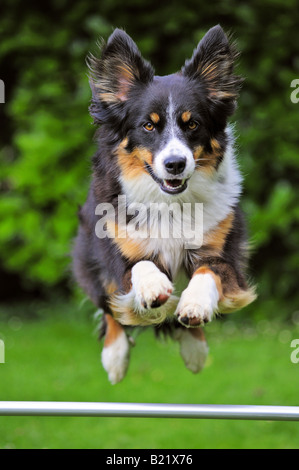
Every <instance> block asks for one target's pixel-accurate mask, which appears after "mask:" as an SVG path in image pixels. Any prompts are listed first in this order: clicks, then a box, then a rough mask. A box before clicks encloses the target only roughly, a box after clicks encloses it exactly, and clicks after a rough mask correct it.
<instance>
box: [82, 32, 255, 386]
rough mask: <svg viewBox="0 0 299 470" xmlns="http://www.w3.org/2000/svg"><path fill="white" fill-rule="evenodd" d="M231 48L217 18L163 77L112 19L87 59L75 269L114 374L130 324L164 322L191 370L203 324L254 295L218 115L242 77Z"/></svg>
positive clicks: (199, 356) (198, 359) (122, 368)
mask: <svg viewBox="0 0 299 470" xmlns="http://www.w3.org/2000/svg"><path fill="white" fill-rule="evenodd" d="M237 55H238V54H237V52H236V49H235V46H234V44H232V43H231V42H230V40H229V39H228V37H227V36H226V35H225V33H224V32H223V30H222V28H221V27H220V26H215V27H214V28H212V29H210V30H209V31H208V32H207V34H206V35H205V36H204V37H203V39H202V40H201V41H200V42H199V44H198V46H197V48H196V49H195V51H194V53H193V56H192V58H191V59H190V60H187V61H186V62H185V64H184V66H183V67H182V69H181V70H180V71H179V72H177V73H174V74H172V75H168V76H156V75H155V73H154V69H153V68H152V66H151V65H150V64H149V63H148V62H146V61H145V60H144V59H143V58H142V56H141V54H140V52H139V50H138V48H137V46H136V44H135V43H134V42H133V40H132V39H131V38H130V37H129V36H128V35H127V34H126V33H125V32H124V31H123V30H120V29H116V30H115V31H114V32H113V34H112V35H111V36H110V38H109V40H108V42H107V43H106V44H105V43H103V44H102V46H101V54H100V57H99V58H96V57H94V56H90V57H89V68H90V84H91V89H92V101H91V106H90V113H91V116H92V117H93V119H94V122H95V123H96V124H98V125H99V129H98V131H97V142H98V152H97V153H96V155H95V156H94V158H93V175H92V181H91V186H90V190H89V194H88V198H87V201H86V203H85V204H84V206H83V207H82V208H81V210H80V214H79V218H80V227H79V232H78V235H77V238H76V241H75V246H74V250H73V259H74V261H73V268H74V274H75V277H76V279H77V281H78V283H79V284H80V285H81V287H82V288H83V289H84V290H85V292H86V293H87V294H88V296H89V297H90V299H91V300H92V301H93V302H94V304H95V305H96V306H97V307H98V308H99V309H102V311H103V312H104V314H103V328H102V331H103V335H104V337H105V339H104V347H103V351H102V363H103V366H104V368H105V369H106V371H107V372H108V376H109V379H110V381H111V382H112V383H117V382H119V381H120V380H121V379H122V378H123V377H124V376H125V373H126V371H127V367H128V363H129V352H130V345H129V338H128V331H129V330H130V329H131V328H132V327H138V326H153V327H154V328H155V329H156V330H157V331H167V332H169V333H170V335H171V336H172V337H173V338H174V339H175V340H177V341H179V342H180V351H181V355H182V357H183V360H184V362H185V364H186V366H187V367H188V368H189V369H190V370H192V371H193V372H198V371H199V370H200V369H201V368H202V367H203V365H204V362H205V358H206V355H207V351H208V347H207V343H206V340H205V337H204V333H203V330H202V328H201V326H203V325H204V324H205V323H207V322H210V321H211V320H212V319H213V318H214V316H215V314H217V312H219V313H228V312H233V311H235V310H238V309H240V308H242V307H244V306H246V305H248V304H249V303H251V302H252V301H253V300H254V299H255V291H254V288H253V287H252V286H250V285H249V284H248V282H247V279H246V274H245V269H246V259H247V251H248V250H247V238H246V232H245V228H244V220H243V215H242V212H241V210H240V207H239V198H240V194H241V191H242V187H241V186H242V177H241V175H240V171H239V169H238V165H237V162H236V158H235V153H234V138H233V133H232V130H231V128H230V127H229V125H228V118H229V117H230V116H231V115H232V114H233V112H234V110H235V107H236V100H237V97H238V93H239V90H240V86H241V82H242V80H241V78H240V77H239V76H237V75H236V74H235V72H234V64H235V60H236V58H237ZM120 205H121V206H122V207H121V208H120ZM153 205H154V207H155V208H157V207H158V208H159V207H160V206H161V207H163V208H164V209H165V207H166V208H167V207H171V210H169V211H166V212H163V210H161V211H160V212H159V211H158V212H157V211H156V212H155V211H151V209H152V207H153ZM198 208H199V209H201V210H199V211H198V214H197V215H199V216H198V217H196V213H197V212H196V209H198ZM110 209H112V210H110ZM138 214H139V216H138ZM138 217H139V218H138ZM99 224H100V225H99ZM188 225H190V227H192V226H193V229H192V230H193V232H192V233H193V234H194V240H195V243H194V240H193V242H192V240H191V243H190V237H189V235H190V234H189V235H188V234H187V235H186V233H185V230H184V229H185V228H186V226H188ZM99 226H100V228H101V230H97V228H98V229H99ZM99 232H101V233H100V234H99ZM187 232H188V231H187ZM165 233H166V236H165ZM183 278H184V279H185V281H184V282H185V284H182V279H183ZM179 279H180V281H178V280H179Z"/></svg>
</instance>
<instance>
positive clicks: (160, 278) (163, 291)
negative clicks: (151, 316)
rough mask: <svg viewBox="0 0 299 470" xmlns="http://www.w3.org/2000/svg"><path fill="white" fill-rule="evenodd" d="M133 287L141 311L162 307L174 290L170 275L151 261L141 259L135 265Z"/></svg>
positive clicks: (136, 304) (137, 306) (138, 308)
mask: <svg viewBox="0 0 299 470" xmlns="http://www.w3.org/2000/svg"><path fill="white" fill-rule="evenodd" d="M132 288H133V291H134V294H135V306H136V308H137V310H139V311H145V310H147V309H151V308H157V307H160V306H161V305H163V304H164V303H165V302H166V301H167V300H168V299H169V297H170V295H171V293H172V291H173V286H172V283H171V282H170V280H169V279H168V277H167V276H166V275H165V274H164V273H162V272H161V271H160V270H159V269H158V268H157V266H155V264H154V263H152V262H151V261H139V263H136V264H135V266H133V268H132Z"/></svg>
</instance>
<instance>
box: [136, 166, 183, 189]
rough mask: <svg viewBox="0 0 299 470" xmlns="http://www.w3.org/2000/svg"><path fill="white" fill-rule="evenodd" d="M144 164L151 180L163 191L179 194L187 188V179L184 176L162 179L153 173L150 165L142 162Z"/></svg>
mask: <svg viewBox="0 0 299 470" xmlns="http://www.w3.org/2000/svg"><path fill="white" fill-rule="evenodd" d="M144 165H145V168H146V170H147V172H148V173H149V174H150V175H151V177H152V178H153V180H154V181H156V183H158V184H159V185H160V189H161V190H162V191H164V192H165V193H168V194H179V193H181V192H183V191H185V189H186V188H187V183H188V180H187V179H186V178H185V179H178V178H173V179H168V180H162V179H160V178H158V177H157V176H156V175H155V173H154V172H153V170H152V168H151V167H150V165H148V164H147V163H146V162H144Z"/></svg>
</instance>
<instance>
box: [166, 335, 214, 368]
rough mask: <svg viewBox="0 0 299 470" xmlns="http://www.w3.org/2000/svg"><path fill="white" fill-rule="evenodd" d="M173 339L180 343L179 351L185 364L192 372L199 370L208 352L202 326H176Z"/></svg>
mask: <svg viewBox="0 0 299 470" xmlns="http://www.w3.org/2000/svg"><path fill="white" fill-rule="evenodd" d="M174 339H175V340H177V341H179V343H180V353H181V356H182V358H183V360H184V363H185V366H186V367H187V368H188V369H189V370H191V371H192V372H193V373H194V374H196V373H197V372H200V371H201V370H202V369H203V367H204V365H205V362H206V358H207V355H208V352H209V348H208V344H207V342H206V339H205V336H204V333H203V330H202V328H192V329H189V328H184V327H181V328H177V329H176V330H175V332H174Z"/></svg>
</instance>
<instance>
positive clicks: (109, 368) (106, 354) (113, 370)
mask: <svg viewBox="0 0 299 470" xmlns="http://www.w3.org/2000/svg"><path fill="white" fill-rule="evenodd" d="M129 356H130V345H129V341H128V338H127V335H126V334H125V332H124V331H123V332H121V334H120V335H119V336H118V337H117V338H116V340H115V341H114V342H113V343H111V344H110V345H109V346H106V347H104V348H103V350H102V364H103V367H104V369H105V370H106V372H107V373H108V377H109V380H110V382H111V383H112V384H113V385H114V384H116V383H118V382H120V381H121V380H122V379H123V378H124V376H125V375H126V372H127V369H128V365H129Z"/></svg>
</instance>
